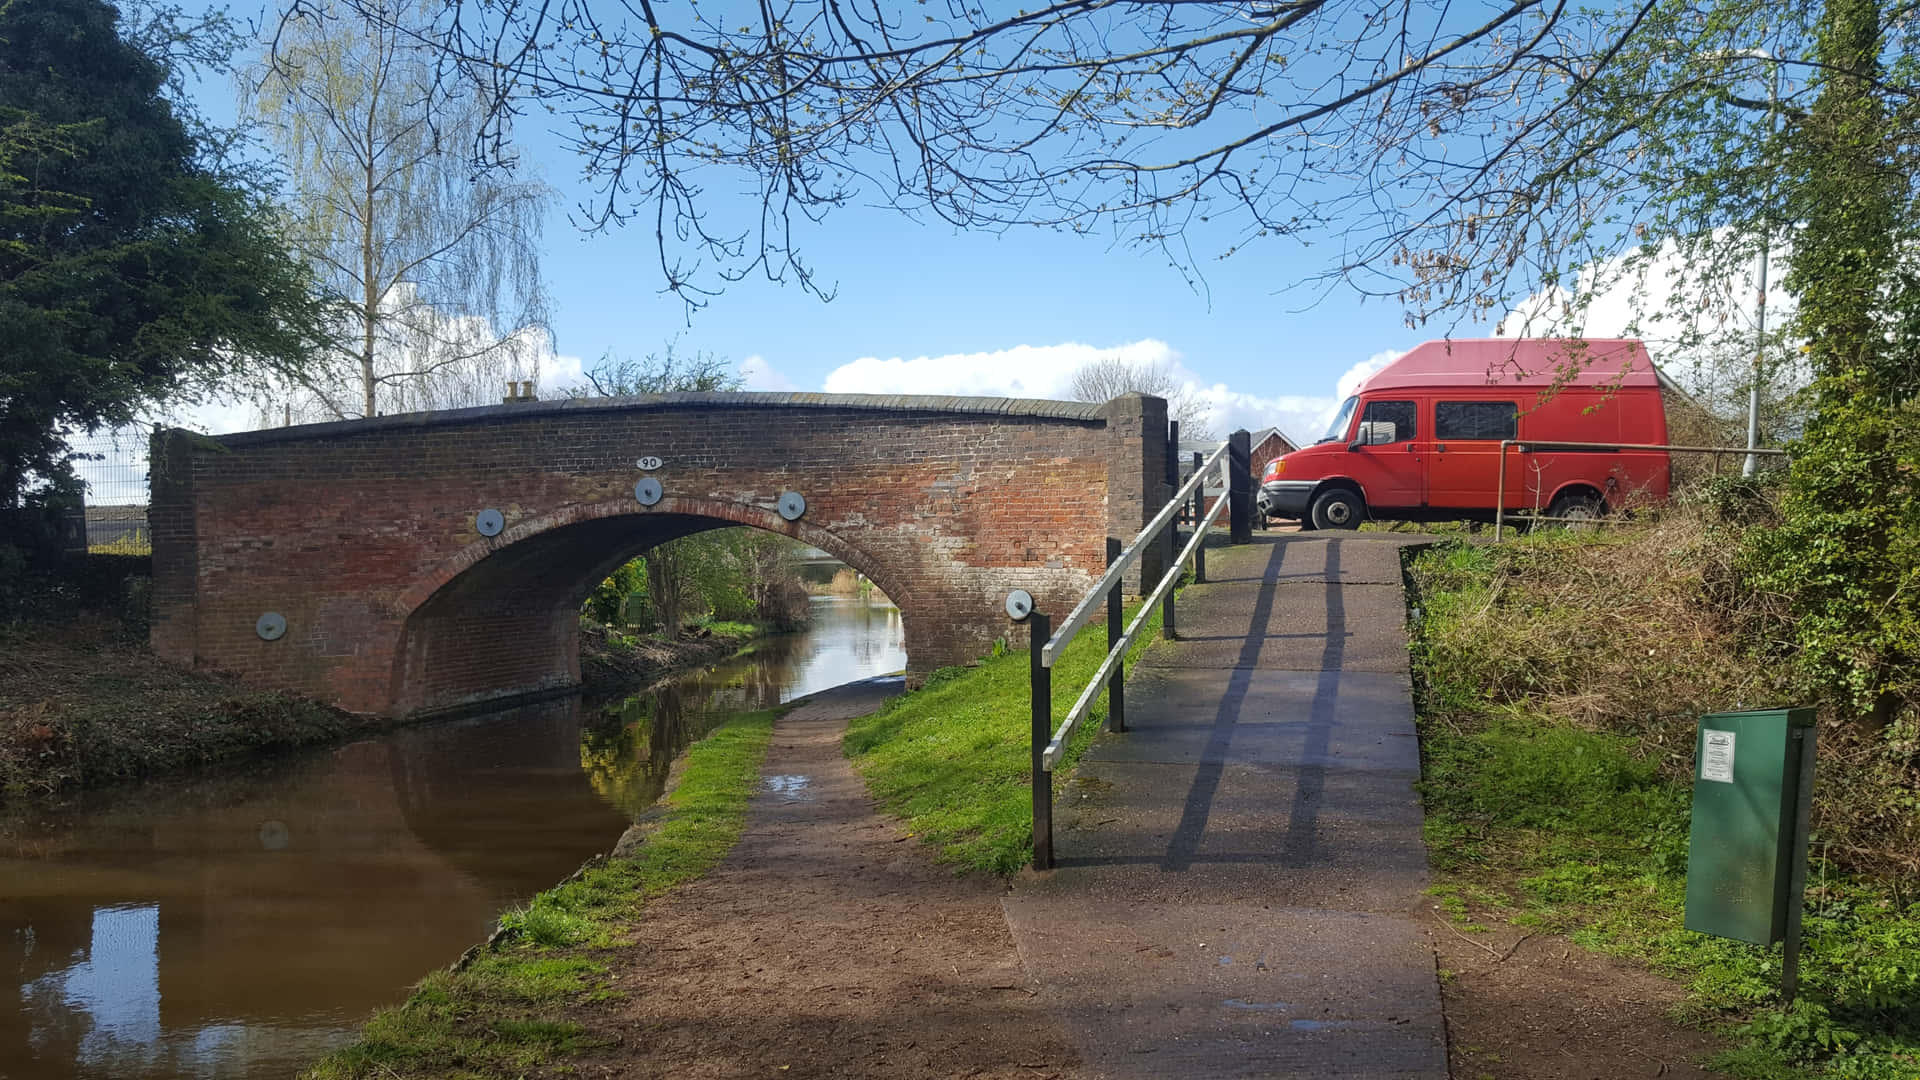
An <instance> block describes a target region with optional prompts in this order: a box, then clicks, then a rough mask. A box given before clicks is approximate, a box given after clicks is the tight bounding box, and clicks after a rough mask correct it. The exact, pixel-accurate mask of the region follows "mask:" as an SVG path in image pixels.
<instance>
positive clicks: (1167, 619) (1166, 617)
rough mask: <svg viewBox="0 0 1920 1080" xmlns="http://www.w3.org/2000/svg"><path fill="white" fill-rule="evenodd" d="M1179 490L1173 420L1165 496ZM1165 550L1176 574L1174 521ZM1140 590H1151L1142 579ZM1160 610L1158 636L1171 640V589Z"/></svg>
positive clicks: (1169, 525)
mask: <svg viewBox="0 0 1920 1080" xmlns="http://www.w3.org/2000/svg"><path fill="white" fill-rule="evenodd" d="M1179 490H1180V421H1178V420H1173V421H1169V422H1168V424H1167V496H1168V497H1169V498H1171V497H1172V496H1173V494H1174V492H1177V491H1179ZM1179 513H1180V512H1179V511H1178V510H1176V511H1174V516H1175V517H1178V516H1179ZM1165 550H1166V553H1167V557H1166V566H1167V572H1168V573H1170V574H1174V575H1176V576H1178V574H1179V573H1180V567H1179V565H1178V564H1177V563H1175V561H1174V560H1175V559H1177V558H1178V557H1179V555H1180V527H1179V525H1177V524H1175V523H1174V522H1168V523H1167V531H1166V543H1165ZM1140 591H1141V592H1151V591H1152V587H1151V586H1150V585H1148V584H1147V582H1145V581H1142V582H1141V583H1140ZM1160 612H1161V614H1160V636H1161V637H1162V638H1165V639H1166V640H1168V641H1172V640H1173V639H1174V625H1173V590H1172V589H1168V590H1167V598H1166V600H1165V601H1163V602H1162V603H1161V605H1160Z"/></svg>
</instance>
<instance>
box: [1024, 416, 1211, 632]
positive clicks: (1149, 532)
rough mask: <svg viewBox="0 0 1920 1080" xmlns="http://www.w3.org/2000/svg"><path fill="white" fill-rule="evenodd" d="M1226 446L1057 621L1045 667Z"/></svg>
mask: <svg viewBox="0 0 1920 1080" xmlns="http://www.w3.org/2000/svg"><path fill="white" fill-rule="evenodd" d="M1227 446H1228V443H1227V442H1225V441H1224V440H1223V441H1222V442H1221V443H1220V445H1219V446H1217V447H1215V448H1214V451H1213V453H1212V454H1209V455H1208V456H1207V460H1206V461H1205V462H1204V463H1203V464H1202V465H1201V466H1200V467H1199V468H1198V469H1195V470H1194V471H1193V476H1192V477H1190V478H1188V480H1187V482H1186V483H1184V484H1182V485H1180V490H1179V491H1176V492H1174V494H1173V498H1171V499H1168V500H1167V505H1165V506H1163V507H1161V508H1160V512H1159V513H1157V514H1155V515H1153V519H1152V520H1150V521H1148V522H1147V524H1146V527H1145V528H1143V529H1141V530H1140V534H1139V535H1138V536H1135V537H1134V538H1133V543H1131V544H1128V545H1127V546H1126V547H1125V548H1122V549H1121V551H1120V557H1119V558H1118V559H1115V560H1114V561H1113V564H1112V565H1110V566H1108V567H1107V572H1106V573H1104V574H1102V575H1100V580H1099V581H1096V582H1094V585H1093V588H1092V589H1091V590H1089V591H1088V593H1087V595H1085V596H1083V597H1081V598H1080V602H1079V603H1078V604H1075V605H1074V606H1073V610H1072V611H1070V612H1068V613H1067V617H1066V619H1065V621H1063V622H1061V624H1060V629H1058V630H1055V631H1054V632H1053V637H1051V638H1049V639H1047V643H1046V645H1045V646H1044V647H1043V648H1042V649H1041V650H1040V663H1041V664H1042V665H1044V666H1046V667H1052V666H1053V662H1054V661H1055V660H1057V659H1059V658H1060V652H1061V650H1063V649H1065V648H1066V647H1067V646H1068V645H1069V644H1070V643H1072V641H1073V639H1074V636H1075V635H1076V634H1078V633H1080V631H1081V630H1082V629H1083V628H1084V627H1085V626H1086V625H1087V623H1088V621H1089V620H1091V619H1092V618H1093V613H1094V610H1095V609H1097V608H1098V607H1099V606H1100V601H1101V600H1103V599H1105V598H1106V595H1107V593H1108V592H1110V591H1112V589H1113V587H1114V586H1115V585H1118V584H1119V583H1120V579H1121V577H1123V576H1124V575H1125V574H1126V572H1127V569H1128V568H1129V567H1131V566H1132V565H1133V564H1134V563H1135V562H1136V561H1138V560H1139V558H1140V553H1141V552H1142V551H1145V550H1146V546H1147V545H1148V544H1149V543H1152V542H1153V541H1155V540H1158V539H1159V538H1160V533H1161V532H1162V531H1163V530H1164V529H1166V527H1167V526H1168V525H1170V524H1172V522H1173V519H1174V518H1176V517H1179V516H1180V508H1181V507H1182V506H1183V505H1185V503H1186V500H1187V499H1188V498H1190V497H1192V495H1193V490H1194V488H1195V486H1197V485H1198V484H1199V483H1200V482H1201V479H1202V478H1203V477H1205V476H1206V474H1207V470H1208V469H1211V468H1213V466H1214V464H1215V463H1216V462H1218V461H1220V460H1221V459H1222V458H1223V457H1225V455H1226V453H1227ZM1220 474H1221V477H1222V478H1223V479H1231V478H1230V477H1228V476H1227V471H1226V469H1224V468H1222V469H1221V470H1220ZM1226 501H1227V499H1226V497H1225V496H1222V497H1221V498H1220V499H1219V500H1218V501H1217V502H1216V503H1215V508H1216V509H1217V508H1218V507H1219V505H1220V504H1221V503H1225V502H1226ZM1176 565H1178V564H1176Z"/></svg>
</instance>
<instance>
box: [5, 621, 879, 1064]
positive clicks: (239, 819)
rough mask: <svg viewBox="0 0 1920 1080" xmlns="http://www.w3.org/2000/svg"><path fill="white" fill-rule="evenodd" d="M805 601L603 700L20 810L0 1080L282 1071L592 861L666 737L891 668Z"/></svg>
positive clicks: (666, 767) (342, 1035)
mask: <svg viewBox="0 0 1920 1080" xmlns="http://www.w3.org/2000/svg"><path fill="white" fill-rule="evenodd" d="M817 610H818V611H819V612H820V613H821V615H820V617H818V618H816V620H815V623H814V627H813V628H812V629H811V630H810V631H808V632H806V633H803V634H797V635H783V636H778V637H771V638H766V639H762V640H761V641H759V642H756V643H754V645H753V647H752V649H751V650H750V654H749V655H747V656H743V657H740V658H737V659H733V660H727V661H723V662H721V663H717V664H714V665H711V666H709V667H705V668H702V669H701V670H699V671H696V672H691V673H687V674H685V675H683V676H681V677H679V678H676V679H672V680H669V681H668V682H666V683H665V684H663V685H661V686H656V687H653V688H651V689H650V690H649V692H648V694H647V695H645V696H644V697H643V698H636V699H629V700H626V701H624V702H615V703H614V704H613V705H612V706H611V707H609V708H605V709H600V708H593V707H587V706H583V704H582V701H581V699H580V698H578V697H575V698H569V699H559V700H555V701H549V702H543V703H540V704H537V705H533V706H528V707H525V708H522V709H516V710H507V711H504V712H500V713H496V714H491V715H478V716H470V717H465V718H460V719H457V720H449V721H443V722H438V723H430V724H424V725H419V726H415V727H410V728H406V729H403V730H399V731H394V732H389V733H386V734H383V735H380V736H377V737H373V738H366V739H361V740H358V741H355V742H351V743H347V744H344V745H340V746H335V747H331V748H328V749H325V750H321V751H314V752H306V753H301V754H293V755H285V756H282V757H279V758H275V759H271V760H256V761H250V762H246V763H244V764H242V765H239V766H237V767H229V768H225V769H220V770H209V771H202V772H198V773H194V774H191V775H186V776H179V777H173V778H168V779H165V780H156V781H152V782H149V783H145V784H139V785H127V786H122V787H118V788H115V789H111V790H105V791H97V792H91V793H84V794H82V795H80V796H78V797H76V798H75V799H74V800H72V801H73V802H74V803H75V804H76V805H74V806H71V807H69V808H67V809H64V810H60V811H58V812H51V811H45V810H40V809H32V810H29V809H26V808H16V811H15V813H13V814H12V815H11V816H8V817H4V818H0V881H4V882H6V883H8V885H9V887H8V888H5V889H0V950H5V951H6V956H5V959H6V960H7V961H8V962H6V963H0V970H6V971H9V972H12V971H14V970H16V969H17V971H18V973H19V984H20V985H19V994H18V997H17V999H15V1000H17V1002H18V1007H17V1009H16V1010H13V1011H9V1005H10V1001H9V998H10V995H5V994H0V1077H9V1078H11V1077H25V1076H33V1077H42V1076H51V1077H62V1076H75V1077H81V1076H114V1077H120V1076H126V1077H175V1076H212V1075H266V1074H278V1075H286V1074H289V1073H291V1072H292V1071H294V1070H295V1069H296V1068H297V1067H298V1066H299V1065H300V1064H301V1063H304V1062H306V1061H310V1060H312V1059H313V1058H314V1057H316V1056H319V1055H320V1054H322V1053H324V1052H326V1051H327V1050H329V1049H330V1048H332V1047H336V1046H339V1045H341V1044H342V1043H344V1042H346V1041H349V1040H351V1039H352V1038H353V1037H354V1035H355V1033H356V1032H357V1031H358V1029H359V1027H360V1025H361V1023H362V1022H363V1021H364V1019H365V1017H366V1016H367V1014H368V1013H369V1012H371V1011H372V1010H373V1009H374V1008H375V1007H376V1006H379V1005H382V1004H390V1003H393V1002H397V1001H399V1000H401V999H403V998H404V997H405V996H406V992H407V987H409V986H410V985H412V984H413V983H414V982H415V981H416V980H418V979H420V978H421V977H422V976H423V975H425V974H426V973H428V972H430V971H433V970H436V969H441V968H444V967H445V966H446V965H448V964H449V963H452V962H453V961H454V960H455V959H456V958H458V957H459V956H460V955H461V953H462V952H463V951H464V950H466V949H467V948H468V947H469V946H471V945H472V944H473V943H475V942H476V941H480V940H483V939H485V938H486V937H487V936H488V934H489V932H490V931H491V930H492V929H493V928H494V926H495V924H496V921H497V920H498V918H499V916H500V914H501V913H502V912H503V911H508V910H512V909H516V908H519V907H522V906H524V905H526V904H527V903H528V901H529V899H530V898H531V897H533V896H534V895H536V894H537V893H539V892H540V891H542V890H546V889H549V888H550V887H551V886H553V885H554V883H555V882H558V881H561V880H562V879H564V878H566V877H567V876H568V874H569V873H571V872H572V871H573V870H574V869H575V868H577V867H578V866H579V865H580V864H581V863H582V861H583V860H585V859H587V858H588V857H589V856H591V855H593V854H595V853H598V852H605V851H608V850H609V849H611V848H612V847H613V845H614V843H615V842H616V841H617V840H618V839H619V837H620V836H621V834H622V833H623V831H625V830H626V829H627V827H628V826H629V825H631V824H632V823H633V822H634V821H635V820H636V819H639V818H642V817H645V816H647V814H648V811H649V809H650V808H651V807H652V806H653V805H654V803H655V800H656V799H657V798H658V797H659V795H660V793H661V792H662V791H663V790H664V789H665V788H666V787H667V786H668V784H669V783H670V779H671V778H672V777H674V776H675V775H676V766H675V761H676V760H687V759H684V756H683V755H682V754H681V753H680V751H681V748H682V747H683V746H684V745H685V744H686V743H688V742H693V741H696V740H699V739H701V738H702V737H703V736H706V735H708V734H709V733H711V732H713V731H714V730H715V729H716V728H718V727H720V726H722V725H725V724H728V723H731V722H733V721H734V720H736V719H738V718H740V717H741V716H742V714H747V713H754V712H761V711H764V710H765V709H766V708H768V707H769V706H774V705H777V704H778V703H780V702H782V701H786V700H791V699H792V698H794V697H796V696H799V695H802V694H806V693H811V692H814V691H816V690H818V689H820V688H822V687H823V686H830V685H833V684H836V683H840V682H846V681H848V680H850V679H860V678H866V677H870V676H871V675H874V674H877V673H880V672H885V671H893V670H898V669H899V668H900V667H902V666H903V665H904V662H905V656H904V652H903V651H902V648H901V624H900V621H899V614H898V612H897V611H896V610H894V609H893V608H892V607H891V606H890V605H885V604H879V603H875V604H859V603H855V602H853V601H842V600H832V601H825V602H822V603H821V604H820V605H819V607H818V608H817ZM710 743H712V740H709V741H708V742H704V743H698V745H700V746H703V747H704V746H708V745H709V744H710ZM712 744H713V745H715V746H719V745H722V744H720V743H712ZM678 768H679V773H680V774H682V775H686V774H691V768H690V765H682V766H680V767H678ZM703 827H704V826H703ZM694 846H695V847H696V848H698V847H701V846H703V845H701V844H696V845H694ZM705 846H711V845H710V844H708V845H705ZM722 847H724V845H722ZM674 850H678V851H680V852H681V853H682V854H685V852H686V851H687V850H688V849H687V848H685V847H684V846H676V845H671V844H669V845H662V846H660V847H659V848H658V852H659V853H662V854H665V853H669V852H671V851H674ZM675 865H676V866H681V865H682V864H681V863H679V862H678V861H676V862H675ZM523 928H524V929H526V930H528V932H529V933H530V934H531V935H532V936H533V937H536V938H537V937H540V936H543V935H548V934H549V933H550V932H552V930H553V927H552V926H551V925H549V924H546V923H543V922H541V920H540V917H535V919H534V920H533V922H532V924H531V926H525V924H523ZM483 974H484V972H483ZM23 1062H24V1063H25V1064H20V1063H23ZM14 1070H17V1071H14Z"/></svg>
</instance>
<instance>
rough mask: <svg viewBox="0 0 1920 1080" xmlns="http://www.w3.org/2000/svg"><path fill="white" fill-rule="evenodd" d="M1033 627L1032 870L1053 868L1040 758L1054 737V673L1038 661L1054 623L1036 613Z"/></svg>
mask: <svg viewBox="0 0 1920 1080" xmlns="http://www.w3.org/2000/svg"><path fill="white" fill-rule="evenodd" d="M1027 625H1028V626H1029V627H1031V628H1032V635H1033V636H1032V639H1031V641H1030V642H1029V649H1028V653H1029V656H1030V661H1029V662H1030V668H1029V672H1030V675H1029V678H1030V679H1031V684H1032V685H1031V688H1030V692H1031V693H1032V695H1033V868H1034V869H1035V870H1051V869H1053V773H1051V772H1049V771H1047V768H1046V763H1045V762H1044V761H1043V760H1042V757H1043V756H1044V755H1045V754H1046V752H1047V742H1048V741H1049V740H1051V739H1052V738H1053V671H1052V670H1051V669H1050V668H1048V667H1047V666H1046V665H1045V664H1044V663H1042V662H1041V657H1040V653H1041V650H1042V649H1043V648H1045V647H1046V644H1047V641H1048V639H1050V638H1052V637H1053V620H1052V619H1050V618H1048V617H1047V616H1045V615H1042V614H1040V613H1039V612H1037V611H1036V612H1034V613H1033V614H1032V615H1030V616H1028V617H1027Z"/></svg>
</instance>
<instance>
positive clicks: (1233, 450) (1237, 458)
mask: <svg viewBox="0 0 1920 1080" xmlns="http://www.w3.org/2000/svg"><path fill="white" fill-rule="evenodd" d="M1227 460H1228V462H1229V464H1228V468H1227V480H1228V491H1227V498H1228V500H1229V501H1228V502H1227V517H1228V525H1229V534H1230V535H1229V539H1231V540H1232V541H1233V542H1234V543H1236V544H1251V543H1253V436H1252V435H1250V434H1248V433H1247V432H1246V431H1244V430H1242V431H1236V432H1234V433H1233V434H1231V435H1229V436H1227Z"/></svg>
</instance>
